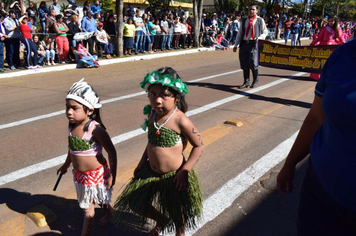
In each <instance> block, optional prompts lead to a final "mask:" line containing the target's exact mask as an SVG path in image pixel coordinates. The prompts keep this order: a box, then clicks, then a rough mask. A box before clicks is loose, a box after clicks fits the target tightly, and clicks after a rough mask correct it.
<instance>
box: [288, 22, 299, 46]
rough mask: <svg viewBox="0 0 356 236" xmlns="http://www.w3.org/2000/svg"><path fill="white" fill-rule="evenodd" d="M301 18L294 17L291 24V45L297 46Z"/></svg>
mask: <svg viewBox="0 0 356 236" xmlns="http://www.w3.org/2000/svg"><path fill="white" fill-rule="evenodd" d="M299 28H300V26H299V20H298V18H294V19H293V23H292V24H291V26H290V38H291V46H297V39H298V35H299Z"/></svg>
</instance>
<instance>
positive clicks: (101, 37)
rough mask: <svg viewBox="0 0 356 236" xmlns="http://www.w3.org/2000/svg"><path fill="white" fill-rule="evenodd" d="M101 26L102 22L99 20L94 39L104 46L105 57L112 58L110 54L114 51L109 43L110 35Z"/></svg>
mask: <svg viewBox="0 0 356 236" xmlns="http://www.w3.org/2000/svg"><path fill="white" fill-rule="evenodd" d="M103 28H104V24H103V22H99V28H98V35H97V36H96V40H97V41H98V42H99V44H100V46H101V47H103V48H104V52H105V54H106V59H112V56H111V55H112V54H113V53H114V45H113V44H112V43H110V36H109V35H108V34H107V32H106V31H105V30H104V29H103Z"/></svg>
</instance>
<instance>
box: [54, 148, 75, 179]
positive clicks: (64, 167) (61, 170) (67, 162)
mask: <svg viewBox="0 0 356 236" xmlns="http://www.w3.org/2000/svg"><path fill="white" fill-rule="evenodd" d="M71 163H72V159H71V158H70V152H69V150H68V154H67V158H66V160H65V162H64V164H63V165H62V166H61V167H59V169H58V170H57V175H58V174H59V173H61V174H62V175H64V174H65V173H67V170H68V168H69V166H70V164H71Z"/></svg>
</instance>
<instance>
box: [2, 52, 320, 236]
mask: <svg viewBox="0 0 356 236" xmlns="http://www.w3.org/2000/svg"><path fill="white" fill-rule="evenodd" d="M166 55H167V57H161V58H157V59H151V60H146V59H145V58H144V57H143V60H138V61H129V62H122V63H115V64H108V65H103V66H101V67H100V68H98V69H68V70H63V71H55V70H53V71H50V72H45V73H34V74H28V75H21V76H18V77H12V78H0V104H1V108H2V113H1V115H0V117H1V119H0V127H1V129H0V134H1V137H2V138H1V140H2V141H1V142H0V158H1V166H0V184H1V186H0V235H70V236H71V235H79V234H80V232H81V227H82V212H81V210H80V209H79V206H78V204H77V201H76V193H75V189H74V186H73V183H72V176H71V173H68V174H66V175H64V176H63V178H62V180H61V182H60V184H59V186H58V189H57V191H56V192H54V191H53V190H52V189H53V186H54V184H55V182H56V179H57V176H56V174H55V173H56V170H57V168H58V167H59V163H61V161H62V160H63V159H64V157H63V155H65V153H66V149H67V120H66V117H65V115H64V108H65V95H66V93H67V91H68V90H69V88H70V86H71V85H72V84H73V82H75V81H78V80H79V79H81V78H82V77H85V80H86V81H87V82H89V83H90V84H91V85H92V86H93V87H94V88H95V89H96V91H97V93H98V94H99V96H100V99H101V101H103V103H104V105H103V108H102V118H103V122H104V124H105V126H106V127H107V130H108V132H109V134H110V136H111V137H112V139H113V140H114V143H115V147H116V150H117V153H118V176H117V184H116V185H115V189H114V197H113V200H115V198H116V197H117V196H118V194H119V192H120V190H121V188H122V187H123V186H124V185H125V184H126V183H127V181H128V179H129V178H130V177H131V176H132V172H133V169H134V168H135V167H136V164H137V163H138V161H139V159H140V157H141V155H142V152H143V150H144V147H145V145H146V142H147V140H146V135H145V134H143V133H142V132H141V131H140V129H139V128H140V125H141V124H142V123H143V120H144V116H143V115H142V108H143V107H144V106H145V105H146V104H147V103H148V99H147V97H146V95H145V94H144V93H142V89H141V88H140V86H139V83H140V82H141V81H142V80H143V77H144V75H145V74H146V73H148V72H151V71H152V70H154V69H157V68H159V67H162V66H171V67H173V68H174V69H176V70H177V71H178V73H179V75H180V76H181V78H182V79H183V80H184V81H186V82H188V89H189V94H188V95H187V102H188V105H189V113H188V115H189V116H190V119H191V120H192V121H193V122H194V124H195V125H196V126H197V128H198V129H199V131H200V132H201V134H202V137H203V139H204V143H205V149H204V153H203V155H202V157H201V160H200V161H199V162H198V163H197V164H196V166H195V169H196V172H197V173H198V176H199V179H200V182H201V186H202V190H203V197H204V200H205V201H204V217H203V219H202V220H201V225H200V227H199V229H197V230H195V231H192V232H187V235H192V234H194V235H196V236H234V235H243V236H245V235H246V236H247V235H248V236H249V235H254V236H255V235H256V236H257V235H258V236H269V235H271V236H272V235H273V236H285V235H289V236H294V235H296V229H295V219H296V214H297V210H296V209H297V202H298V196H299V190H300V186H301V181H302V178H303V174H304V171H305V168H306V164H305V162H304V163H301V165H300V166H299V168H298V171H297V176H296V181H295V184H296V188H295V191H293V192H292V193H291V194H290V195H288V196H282V195H280V194H279V193H277V192H276V189H275V178H276V175H277V173H278V170H279V169H280V167H281V163H282V162H283V159H284V158H285V156H286V154H287V152H288V149H289V147H290V145H291V144H292V142H293V137H294V136H293V135H295V134H296V132H298V130H299V128H300V126H301V124H302V122H303V120H304V117H305V116H306V114H307V112H308V110H309V108H310V106H311V102H312V100H313V96H314V95H313V90H314V86H315V81H312V80H310V79H309V78H308V76H309V75H308V74H303V73H299V72H295V71H286V70H277V69H271V68H266V67H261V68H260V82H259V84H258V86H257V87H256V88H254V89H244V90H239V89H237V85H240V84H241V83H242V72H241V70H239V62H238V54H237V53H233V52H232V50H228V51H206V52H198V53H192V54H185V55H176V56H168V54H166ZM227 120H231V121H233V122H237V123H238V124H240V125H241V124H242V126H240V127H237V126H233V125H231V124H224V122H226V121H227ZM9 124H10V125H9ZM10 126H11V127H10ZM5 177H6V178H5ZM4 181H5V182H4ZM39 205H43V206H45V208H46V209H49V210H50V211H52V212H53V213H54V215H55V216H56V219H55V220H53V221H52V222H50V223H48V225H47V226H45V227H37V226H36V225H35V224H34V222H32V221H31V220H30V218H29V217H28V216H27V215H26V213H27V212H29V210H30V209H31V208H33V207H36V206H39ZM103 214H104V212H103V211H102V210H101V209H100V208H97V209H96V215H97V219H98V218H99V217H100V216H101V215H103ZM92 235H128V236H129V235H139V234H138V233H137V232H126V231H122V230H121V229H117V228H115V227H114V226H113V225H112V224H109V225H108V226H107V227H105V228H101V227H99V226H98V225H96V226H95V228H94V232H93V234H92Z"/></svg>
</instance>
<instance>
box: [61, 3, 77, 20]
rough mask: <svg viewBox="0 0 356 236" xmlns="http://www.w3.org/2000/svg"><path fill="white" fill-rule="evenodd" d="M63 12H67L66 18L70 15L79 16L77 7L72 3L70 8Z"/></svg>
mask: <svg viewBox="0 0 356 236" xmlns="http://www.w3.org/2000/svg"><path fill="white" fill-rule="evenodd" d="M64 11H67V16H68V17H69V18H70V17H71V16H72V15H77V16H80V14H79V10H78V5H77V4H76V3H74V4H73V5H72V6H71V7H70V8H68V9H65V10H64Z"/></svg>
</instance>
